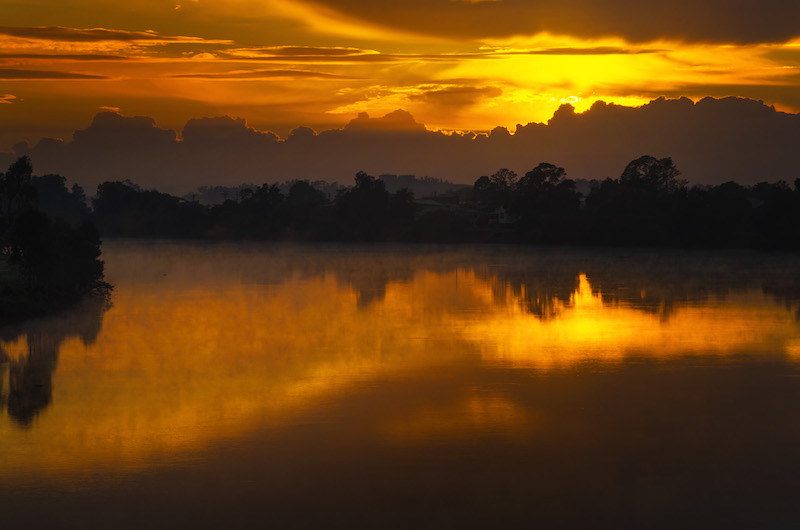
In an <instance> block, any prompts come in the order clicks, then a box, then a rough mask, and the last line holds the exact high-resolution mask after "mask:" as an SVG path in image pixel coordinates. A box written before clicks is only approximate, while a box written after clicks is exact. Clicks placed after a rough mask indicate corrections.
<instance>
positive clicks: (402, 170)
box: [0, 98, 800, 193]
mask: <svg viewBox="0 0 800 530" xmlns="http://www.w3.org/2000/svg"><path fill="white" fill-rule="evenodd" d="M798 141H800V114H791V113H782V112H778V111H776V110H775V109H774V108H772V107H770V106H767V105H765V104H763V103H762V102H760V101H755V100H750V99H744V98H723V99H713V98H705V99H702V100H700V101H698V102H696V103H695V102H692V101H691V100H689V99H687V98H681V99H666V98H659V99H656V100H653V101H651V102H650V103H649V104H647V105H644V106H642V107H639V108H632V107H624V106H619V105H613V104H606V103H602V102H600V103H595V104H594V105H593V106H592V107H591V109H590V110H588V111H586V112H584V113H577V112H575V110H574V108H573V107H571V106H570V105H563V106H562V107H561V108H560V109H559V111H558V112H556V113H555V114H554V116H553V117H552V118H551V119H550V120H549V121H548V122H547V123H530V124H527V125H518V126H517V128H516V130H515V131H514V133H513V134H511V133H509V131H507V130H506V129H503V128H497V129H495V130H494V131H492V132H491V134H488V135H486V134H477V135H476V134H445V133H443V132H435V131H430V130H427V129H426V128H425V126H424V125H423V124H421V123H419V122H417V121H416V120H415V119H414V118H413V116H411V114H409V113H408V112H405V111H402V110H397V111H394V112H391V113H389V114H387V115H385V116H381V117H370V116H369V115H367V114H366V113H362V114H361V115H359V116H358V117H356V118H354V119H352V120H351V121H350V122H349V123H348V124H347V125H346V126H345V127H344V128H342V129H331V130H327V131H322V132H319V133H315V132H314V131H313V130H311V129H309V128H305V127H301V128H297V129H294V130H293V131H292V133H291V134H290V135H289V137H288V138H287V139H286V140H282V139H281V138H279V137H278V136H277V135H275V134H273V133H270V132H264V131H259V130H256V129H255V128H253V127H250V126H248V124H247V123H246V122H245V120H244V119H242V118H231V117H227V116H224V117H216V118H202V119H195V120H190V121H189V122H188V123H187V124H186V126H185V127H184V128H183V131H182V139H179V138H178V135H177V133H176V132H175V131H173V130H168V129H162V128H160V127H158V126H157V124H156V123H155V122H154V121H153V120H152V119H151V118H147V117H141V116H140V117H125V116H121V115H119V114H117V113H113V112H102V113H100V114H98V115H97V116H96V117H95V119H94V120H93V121H92V123H91V124H90V125H89V126H88V127H87V128H85V129H82V130H79V131H76V132H75V133H74V135H73V138H72V140H71V141H66V142H61V141H57V140H53V139H44V140H42V141H40V142H38V143H37V144H36V145H35V146H33V147H31V146H28V145H27V144H24V143H23V144H18V145H16V146H15V152H14V153H13V154H6V155H4V160H0V163H3V164H6V165H7V163H10V161H11V160H12V159H13V157H14V156H18V155H22V154H27V155H29V156H31V157H32V159H33V163H34V167H35V168H36V170H37V172H38V173H42V174H43V173H60V174H62V175H64V176H66V177H67V178H69V179H71V180H75V181H77V182H79V183H80V184H81V185H83V186H85V187H86V188H87V190H90V191H91V190H94V188H95V186H96V185H97V184H98V183H100V182H102V181H104V180H109V179H119V180H122V179H125V178H129V179H131V180H133V181H134V182H137V183H139V184H140V185H142V186H144V187H154V188H157V189H161V190H163V191H168V192H172V193H186V192H188V191H191V190H194V189H196V188H197V187H198V186H200V185H213V184H227V185H238V184H241V183H243V182H255V183H261V182H273V181H282V180H285V179H289V178H307V179H327V180H331V181H333V180H337V181H339V182H343V183H351V182H352V179H353V175H355V173H356V172H357V171H359V170H364V171H367V172H370V173H372V174H375V175H378V174H381V173H395V174H416V175H419V176H424V175H428V176H433V177H442V178H446V179H449V180H451V181H453V182H460V183H466V184H471V183H473V182H474V181H475V180H476V179H477V178H478V177H479V176H481V175H488V174H491V173H493V172H495V171H496V170H497V169H499V168H501V167H507V168H510V169H513V170H515V171H516V172H517V173H524V172H525V171H528V170H530V169H531V168H532V167H534V166H535V165H537V164H538V163H539V162H544V161H546V162H551V163H554V164H557V165H559V166H562V167H564V168H566V170H567V173H568V175H569V176H570V177H572V178H587V179H592V178H596V179H603V178H605V177H618V176H619V175H620V173H621V172H622V170H623V169H624V168H625V166H626V164H627V163H628V162H630V161H631V160H633V159H635V158H638V157H639V156H642V155H645V154H649V155H652V156H656V157H666V156H670V157H672V158H673V160H674V161H675V163H676V164H677V166H678V167H679V168H680V170H681V171H682V176H683V177H684V178H686V179H688V180H689V181H690V183H693V184H697V183H708V184H712V183H721V182H725V181H729V180H735V181H738V182H741V183H743V184H748V183H749V184H752V183H755V182H759V181H765V180H766V181H776V180H779V179H784V180H787V181H790V182H791V181H793V180H794V179H795V178H797V177H798V176H800V174H798V173H797V168H798V167H800V152H798V150H797V149H796V147H797V145H798Z"/></svg>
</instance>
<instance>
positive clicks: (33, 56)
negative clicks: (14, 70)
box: [0, 53, 130, 61]
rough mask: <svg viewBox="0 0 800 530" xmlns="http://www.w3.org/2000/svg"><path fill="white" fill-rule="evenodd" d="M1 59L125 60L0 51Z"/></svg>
mask: <svg viewBox="0 0 800 530" xmlns="http://www.w3.org/2000/svg"><path fill="white" fill-rule="evenodd" d="M2 59H41V60H45V61H127V60H129V59H130V57H124V56H122V55H100V54H97V55H92V54H55V53H0V60H2Z"/></svg>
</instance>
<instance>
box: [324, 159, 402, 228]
mask: <svg viewBox="0 0 800 530" xmlns="http://www.w3.org/2000/svg"><path fill="white" fill-rule="evenodd" d="M389 199H390V195H389V192H387V191H386V185H385V184H384V183H383V181H381V180H378V179H376V178H375V177H373V176H372V175H368V174H366V173H364V172H363V171H359V172H358V173H357V174H356V177H355V186H353V187H352V188H347V189H345V190H342V191H340V192H339V193H338V194H337V195H336V201H335V202H336V209H337V211H338V214H339V217H340V219H342V221H343V222H344V224H345V226H346V227H347V228H348V229H349V232H350V234H351V236H352V237H354V238H356V239H365V240H368V241H374V240H378V239H381V238H382V236H383V234H384V233H385V230H386V228H387V226H388V222H389Z"/></svg>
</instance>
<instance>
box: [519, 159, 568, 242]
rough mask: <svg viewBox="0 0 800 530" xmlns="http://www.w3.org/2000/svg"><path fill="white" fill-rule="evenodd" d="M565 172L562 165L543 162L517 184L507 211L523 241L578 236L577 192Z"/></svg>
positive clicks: (564, 240) (551, 240) (563, 240)
mask: <svg viewBox="0 0 800 530" xmlns="http://www.w3.org/2000/svg"><path fill="white" fill-rule="evenodd" d="M566 174H567V173H566V171H564V168H562V167H557V166H555V165H553V164H550V163H547V162H542V163H540V164H539V165H538V166H536V167H535V168H533V169H532V170H531V171H528V172H527V173H526V174H525V176H523V177H522V178H521V179H520V180H519V182H518V183H517V189H516V191H515V193H514V194H513V195H512V199H511V201H510V202H509V211H510V212H511V214H512V215H513V216H514V217H516V218H517V219H518V220H519V221H518V226H519V229H520V231H521V233H522V234H523V236H524V237H525V239H526V240H528V241H531V242H540V243H555V242H560V243H563V242H567V241H573V240H574V239H575V238H576V237H577V235H576V232H577V230H578V226H577V222H578V217H579V214H580V212H579V208H580V194H578V192H577V191H575V181H573V180H569V179H565V178H564V177H565V175H566Z"/></svg>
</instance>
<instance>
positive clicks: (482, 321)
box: [0, 244, 800, 481]
mask: <svg viewBox="0 0 800 530" xmlns="http://www.w3.org/2000/svg"><path fill="white" fill-rule="evenodd" d="M204 252H205V251H204V250H202V249H201V250H197V249H194V250H193V249H191V248H190V249H188V250H187V249H186V248H184V247H180V248H177V249H174V248H164V247H156V248H155V249H153V248H148V247H146V246H145V247H139V246H136V245H130V244H126V245H123V244H118V245H117V246H114V245H111V246H110V248H108V249H107V250H106V255H105V259H106V260H107V263H108V265H107V267H108V276H109V279H110V280H111V281H112V282H113V283H114V284H115V286H116V290H115V294H114V297H113V306H112V307H111V308H109V309H108V310H107V311H105V312H104V313H103V312H100V313H97V312H95V313H94V317H93V318H89V319H88V320H89V322H90V323H89V324H84V325H83V327H84V328H86V329H88V330H89V331H80V330H78V331H75V332H74V333H72V334H70V332H69V331H67V330H64V329H63V327H64V326H65V325H66V324H64V322H63V319H62V321H61V322H62V323H61V328H59V331H58V333H56V334H55V336H54V337H50V338H48V329H49V328H48V325H49V324H48V321H47V320H44V321H42V322H40V323H38V324H35V325H32V326H29V327H28V328H26V330H25V331H24V333H22V334H18V335H15V334H14V333H12V332H9V333H6V334H5V335H3V338H2V340H0V351H2V353H1V354H0V355H2V357H0V375H2V378H1V379H0V392H2V396H3V398H2V399H3V403H4V407H5V409H6V412H5V413H3V414H2V415H0V478H2V479H9V480H14V481H35V480H39V479H40V478H41V477H42V476H47V477H49V478H51V479H58V480H67V481H69V480H80V477H81V476H83V475H86V474H89V473H98V472H106V473H108V472H136V471H142V470H146V469H148V468H151V467H153V466H161V465H171V464H174V463H176V462H181V461H191V460H192V459H195V458H199V455H201V454H202V453H203V451H204V450H209V449H211V448H213V447H214V446H215V444H220V443H223V444H224V443H226V442H227V441H231V440H235V439H239V438H242V437H244V436H247V434H248V433H249V432H252V431H254V430H258V429H263V428H283V427H287V426H291V425H297V424H302V423H304V422H314V421H325V420H324V419H320V418H321V417H322V416H324V412H320V411H321V410H324V409H325V407H326V406H328V405H330V404H331V403H335V402H337V400H339V399H343V398H344V397H345V396H350V397H352V396H353V395H357V394H358V392H359V391H360V390H359V389H362V388H365V387H366V388H369V385H371V384H385V383H386V382H387V381H389V382H395V383H397V382H398V381H399V382H400V383H401V384H407V385H409V386H411V387H413V385H414V384H415V380H416V378H417V377H425V378H430V377H434V378H437V377H439V378H442V379H444V378H447V377H452V378H456V377H459V376H458V374H459V373H461V371H462V370H464V369H467V368H468V369H470V370H486V369H491V368H492V367H498V366H499V367H511V368H513V369H516V368H520V369H525V370H535V371H537V373H542V372H548V371H553V370H555V371H558V370H569V369H574V368H575V367H579V366H581V365H582V363H587V362H601V363H606V365H607V366H608V367H609V369H613V367H614V366H615V365H619V364H621V363H625V362H626V361H627V360H629V359H633V358H635V359H641V358H648V359H652V360H658V361H669V360H670V359H678V358H681V359H683V358H686V357H691V356H696V357H703V358H704V359H706V358H708V356H714V357H717V358H723V359H724V358H725V356H729V357H731V358H734V357H736V356H740V355H747V356H754V357H764V358H781V359H787V360H791V361H794V360H796V359H797V358H798V357H800V324H798V320H797V319H796V316H795V314H794V309H793V306H792V305H791V304H789V306H788V307H787V305H786V304H781V303H778V302H776V300H775V298H774V297H772V296H771V295H767V294H764V292H763V290H761V289H756V288H753V287H752V286H750V287H748V288H746V289H741V290H734V291H732V292H727V293H726V294H724V295H720V296H716V295H715V296H710V297H705V298H701V299H697V300H687V301H684V302H676V303H673V304H672V307H671V309H670V312H669V317H668V318H664V316H663V312H659V311H653V310H651V308H647V307H643V306H642V304H641V300H642V299H644V298H645V296H646V295H645V293H643V292H642V293H640V294H639V297H638V300H637V297H636V296H632V297H629V298H624V297H620V296H613V297H609V296H607V295H604V294H603V293H602V292H601V291H599V290H598V289H597V288H596V287H595V285H594V283H593V279H592V276H591V274H590V273H586V272H584V273H580V272H579V273H577V274H574V275H573V274H567V276H568V278H567V279H566V280H565V281H564V282H562V283H561V284H560V285H559V287H558V289H557V290H554V292H555V293H556V294H553V293H549V294H548V293H545V294H542V293H541V292H539V291H538V290H537V289H538V288H537V289H533V288H532V287H530V288H529V287H528V285H530V282H528V283H525V282H520V281H513V280H509V279H508V277H505V276H504V275H503V272H502V270H503V269H502V268H499V269H498V268H495V269H492V268H487V267H484V266H482V265H481V264H480V263H478V262H475V260H473V259H466V260H465V259H462V258H458V259H456V260H454V261H452V262H450V261H448V262H446V263H444V264H443V263H442V259H440V258H438V257H436V254H434V257H433V258H431V256H430V255H426V257H425V259H420V258H419V257H413V258H409V257H407V256H402V255H401V256H391V255H390V256H383V257H381V258H380V259H375V256H370V255H367V256H366V257H365V256H364V255H362V254H355V255H351V254H345V255H344V257H342V256H340V255H338V254H336V251H335V249H334V250H331V249H328V250H327V251H326V253H323V254H324V255H322V256H319V255H317V254H315V252H314V251H310V250H307V249H306V250H303V252H301V253H300V254H299V255H290V256H286V255H276V254H275V252H274V250H273V249H270V250H269V251H260V250H258V249H256V250H255V251H253V250H248V251H247V252H244V251H242V250H241V249H233V250H231V249H222V250H220V249H217V250H215V254H214V255H213V256H211V255H208V254H204ZM333 257H335V258H336V260H339V261H338V262H337V263H338V265H332V266H331V265H330V263H331V260H332V259H333ZM205 258H213V259H205ZM312 258H313V259H312ZM431 259H433V261H431ZM309 260H312V261H314V263H316V265H314V266H310V265H309ZM342 260H344V262H345V263H346V266H340V265H341V263H342ZM376 262H377V263H378V265H377V266H376V265H375V263H376ZM326 263H327V264H328V266H326V265H325V264H326ZM431 263H433V265H431ZM320 264H321V265H320ZM370 264H372V266H371V265H370ZM565 285H566V286H567V288H564V286H565ZM563 293H567V294H566V295H564V294H563ZM545 298H546V304H545V305H546V306H547V307H548V310H547V311H545V312H537V311H532V310H531V307H532V305H533V306H536V305H537V300H539V299H545ZM100 322H101V323H102V327H100ZM70 325H71V326H73V329H74V328H75V327H76V324H75V322H74V319H73V321H70ZM77 327H80V326H77ZM25 370H27V371H28V372H29V373H30V372H37V371H38V372H37V373H38V375H37V377H38V379H37V381H34V383H31V385H33V386H32V388H34V390H33V391H32V392H34V394H35V392H38V391H40V390H41V386H36V385H44V386H45V387H46V390H47V392H48V396H47V400H46V401H47V402H46V403H45V404H44V405H42V406H40V407H39V408H37V409H36V410H35V411H34V412H32V413H31V414H30V415H29V416H30V417H29V418H28V419H27V420H26V421H20V418H19V416H15V415H14V414H12V413H11V412H12V407H11V404H12V400H11V398H10V396H11V394H13V393H14V391H15V390H14V389H15V388H16V389H17V391H18V390H19V387H20V384H19V375H17V376H15V375H14V374H19V373H21V372H24V371H25ZM15 377H17V379H14V378H15ZM15 381H17V382H16V383H15ZM15 385H16V386H15ZM37 389H38V390H37ZM23 390H24V389H23ZM17 393H19V392H17ZM32 395H33V394H32ZM385 405H386V409H387V410H393V411H396V413H395V414H393V415H391V416H390V417H380V418H379V419H376V420H375V421H374V422H373V423H374V424H372V425H371V426H370V427H369V429H371V431H372V432H371V434H370V435H371V436H374V437H375V438H376V439H380V440H384V441H387V442H389V443H394V442H397V443H408V442H413V443H424V442H425V441H429V440H432V439H440V438H448V437H450V438H453V437H456V438H458V437H465V436H472V435H474V434H476V433H482V432H493V433H499V434H500V435H503V436H510V437H514V436H530V435H531V433H532V432H535V430H536V428H537V422H538V419H537V415H536V413H535V411H533V410H529V409H528V408H527V407H526V406H525V405H524V404H522V403H520V402H518V401H516V400H515V399H514V398H513V397H511V396H509V395H506V394H504V393H503V392H502V391H501V390H498V389H493V390H491V391H489V390H487V389H481V388H472V389H471V390H469V391H468V392H465V393H463V394H462V395H459V397H458V398H457V399H455V400H453V399H448V400H438V401H437V399H436V397H435V396H431V397H430V398H427V397H426V396H423V397H422V398H420V399H419V400H417V401H414V403H407V404H402V406H400V405H398V404H393V405H392V406H389V405H390V404H388V403H387V404H385Z"/></svg>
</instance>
